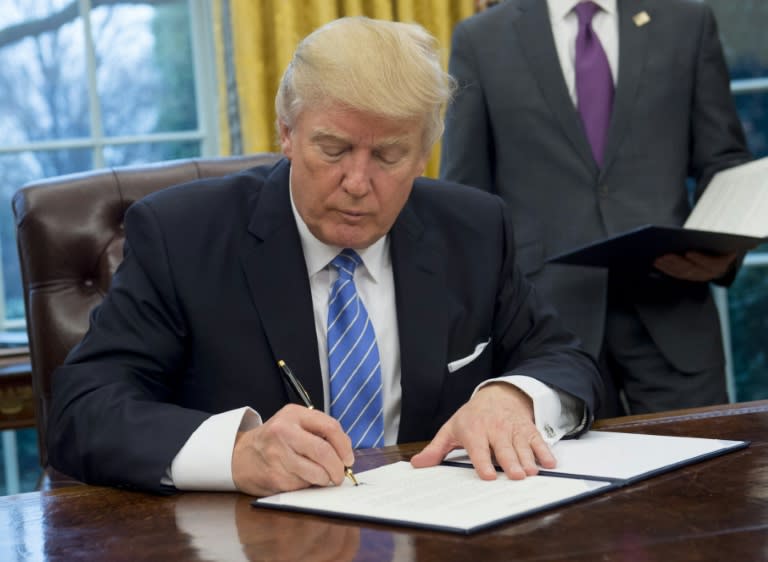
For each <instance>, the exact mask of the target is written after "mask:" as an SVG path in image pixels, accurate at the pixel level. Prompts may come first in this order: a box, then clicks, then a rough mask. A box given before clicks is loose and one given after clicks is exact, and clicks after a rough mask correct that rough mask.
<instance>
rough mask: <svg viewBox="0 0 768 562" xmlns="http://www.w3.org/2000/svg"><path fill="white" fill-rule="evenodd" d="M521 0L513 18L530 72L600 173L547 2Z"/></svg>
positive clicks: (570, 135)
mask: <svg viewBox="0 0 768 562" xmlns="http://www.w3.org/2000/svg"><path fill="white" fill-rule="evenodd" d="M519 4H520V12H519V15H518V17H514V18H513V22H512V25H513V26H514V28H515V29H516V31H517V36H518V37H519V38H520V45H521V46H522V48H523V51H524V52H525V56H526V58H527V59H528V64H529V67H530V69H531V73H532V74H533V76H534V78H535V79H536V81H537V82H538V84H539V89H540V91H541V94H542V96H543V97H544V99H545V100H546V101H547V104H548V105H549V107H550V109H551V111H552V113H553V114H554V115H555V117H556V118H557V119H558V121H559V122H560V124H561V126H562V128H563V131H564V133H565V135H566V137H567V138H568V139H569V140H570V142H571V144H572V145H573V147H574V150H576V152H577V153H578V154H579V156H580V157H581V159H582V160H583V161H584V163H585V164H586V165H587V166H588V167H589V168H590V169H592V170H593V172H594V173H597V164H596V163H595V160H594V158H593V156H592V149H591V148H590V146H589V141H588V140H587V136H586V134H585V132H584V127H583V125H582V123H581V119H580V118H579V114H578V112H577V111H576V108H575V107H574V105H573V100H572V99H571V96H570V94H569V93H568V87H567V86H566V84H565V79H564V78H563V69H562V67H561V66H560V59H559V58H558V56H557V49H556V48H555V39H554V37H553V35H552V24H551V22H550V20H549V11H548V10H547V3H546V2H545V1H544V0H522V1H521V2H520V3H519Z"/></svg>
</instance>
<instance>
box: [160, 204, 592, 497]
mask: <svg viewBox="0 0 768 562" xmlns="http://www.w3.org/2000/svg"><path fill="white" fill-rule="evenodd" d="M291 207H292V209H293V215H294V217H295V219H296V225H297V227H298V230H299V236H300V238H301V246H302V250H303V252H304V259H305V261H306V264H307V275H308V276H309V283H310V288H311V291H312V304H313V308H314V317H315V333H316V334H317V344H318V345H317V349H318V354H319V361H320V369H321V372H322V376H323V394H324V396H323V404H324V410H325V412H329V411H330V396H329V395H330V392H329V380H328V379H329V377H328V361H327V339H326V332H327V326H326V323H327V317H328V301H329V297H330V291H331V285H332V284H333V282H334V281H335V280H336V277H337V276H338V273H337V272H336V270H335V268H333V267H332V266H330V261H331V260H332V259H333V258H334V257H336V255H337V254H338V253H339V252H340V251H341V250H342V249H343V248H337V247H334V246H329V245H327V244H324V243H323V242H321V241H320V240H318V239H317V238H315V236H313V235H312V233H311V232H310V231H309V228H308V227H307V225H306V224H305V223H304V220H303V219H302V218H301V215H299V213H298V211H297V210H296V206H295V205H294V202H293V195H291ZM358 254H359V255H360V257H361V258H362V261H363V263H362V264H361V265H360V266H358V267H357V268H356V269H355V276H354V279H355V285H356V287H357V291H358V294H359V295H360V298H361V299H362V301H363V304H364V305H365V307H366V309H367V310H368V315H369V317H370V318H371V322H372V323H373V327H374V331H375V333H376V342H377V344H378V347H379V355H380V358H381V377H382V386H383V395H382V398H383V404H384V444H385V445H393V444H395V443H397V434H398V430H399V428H400V405H401V398H402V391H401V387H400V341H399V337H398V333H397V308H396V306H395V284H394V277H393V274H392V259H391V256H390V252H389V236H386V237H384V238H382V239H380V240H378V241H377V242H375V243H374V244H373V245H372V246H370V247H368V248H366V249H364V250H358ZM493 381H505V382H508V383H510V384H513V385H515V386H516V387H518V388H519V389H520V390H522V391H523V392H525V393H526V394H527V395H528V396H530V397H531V400H532V401H533V407H534V419H535V422H536V426H537V428H538V429H539V432H540V433H541V434H542V437H543V438H544V439H545V440H546V441H547V442H548V443H550V444H553V443H555V442H556V441H558V440H559V439H560V438H561V437H563V436H564V435H567V434H569V433H572V432H574V431H577V430H578V429H580V428H581V427H582V425H583V424H584V420H585V412H584V405H583V404H582V403H581V401H580V400H578V399H576V398H574V397H572V396H570V395H568V394H566V393H563V392H559V391H556V390H554V389H552V388H550V387H548V386H547V385H545V384H544V383H542V382H540V381H538V380H536V379H533V378H531V377H527V376H522V375H510V376H506V377H500V378H496V379H490V380H488V381H485V382H484V383H482V384H481V385H480V386H478V387H477V388H476V389H475V392H476V391H477V390H478V389H479V388H481V387H482V386H483V385H485V384H488V383H490V382H493ZM261 423H262V420H261V416H259V414H258V413H257V412H256V411H254V410H253V409H251V408H249V407H243V408H238V409H236V410H231V411H228V412H223V413H221V414H216V415H213V416H211V417H210V418H208V419H207V420H206V421H205V422H203V423H202V424H201V425H200V426H199V427H198V428H197V429H196V430H195V432H194V433H193V434H192V435H191V436H190V438H189V439H188V440H187V442H186V443H185V444H184V446H183V447H182V448H181V450H180V451H179V453H178V454H177V455H176V457H175V458H174V460H173V462H172V463H171V467H170V470H169V474H167V476H166V477H165V478H164V479H163V483H164V484H169V485H175V486H176V487H177V488H178V489H180V490H235V489H236V488H235V484H234V482H233V481H232V451H233V448H234V442H235V437H236V435H237V432H238V430H242V431H246V430H248V429H251V428H253V427H257V426H258V425H260V424H261Z"/></svg>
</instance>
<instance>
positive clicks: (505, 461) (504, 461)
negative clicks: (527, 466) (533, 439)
mask: <svg viewBox="0 0 768 562" xmlns="http://www.w3.org/2000/svg"><path fill="white" fill-rule="evenodd" d="M493 452H494V454H495V456H496V462H497V463H498V464H499V466H500V467H501V469H502V470H503V471H504V474H506V475H507V478H509V479H510V480H522V479H523V478H525V475H526V471H525V470H524V469H523V467H522V466H521V460H520V455H519V453H521V452H523V453H524V451H518V450H517V449H516V448H515V446H514V445H513V444H512V443H511V442H510V441H508V440H505V441H504V442H501V443H496V444H495V446H494V447H493ZM528 457H529V461H532V460H533V454H532V453H530V452H529V453H528ZM534 465H535V463H534ZM534 468H535V466H534ZM534 474H535V473H534Z"/></svg>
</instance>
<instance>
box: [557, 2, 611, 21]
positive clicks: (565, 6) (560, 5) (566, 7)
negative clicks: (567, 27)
mask: <svg viewBox="0 0 768 562" xmlns="http://www.w3.org/2000/svg"><path fill="white" fill-rule="evenodd" d="M581 1H583V0H547V6H548V7H549V13H550V17H551V18H552V19H553V20H562V19H565V17H566V16H567V15H568V14H570V13H571V11H573V8H574V7H575V6H576V4H578V3H579V2H581ZM592 1H593V2H594V3H595V4H597V5H598V6H600V9H601V10H603V11H605V12H607V13H609V14H611V15H614V14H615V13H616V0H592Z"/></svg>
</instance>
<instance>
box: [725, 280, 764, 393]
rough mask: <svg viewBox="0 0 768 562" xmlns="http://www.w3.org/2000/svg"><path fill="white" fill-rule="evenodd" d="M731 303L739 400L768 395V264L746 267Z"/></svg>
mask: <svg viewBox="0 0 768 562" xmlns="http://www.w3.org/2000/svg"><path fill="white" fill-rule="evenodd" d="M728 304H729V312H730V323H731V341H732V344H733V373H734V381H735V383H736V384H735V386H736V399H737V400H738V401H746V400H759V399H764V398H768V376H766V375H768V265H764V266H758V265H755V266H749V267H744V268H742V270H741V271H740V272H739V276H738V278H737V279H736V282H735V283H734V284H733V286H732V287H731V288H730V289H729V290H728Z"/></svg>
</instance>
